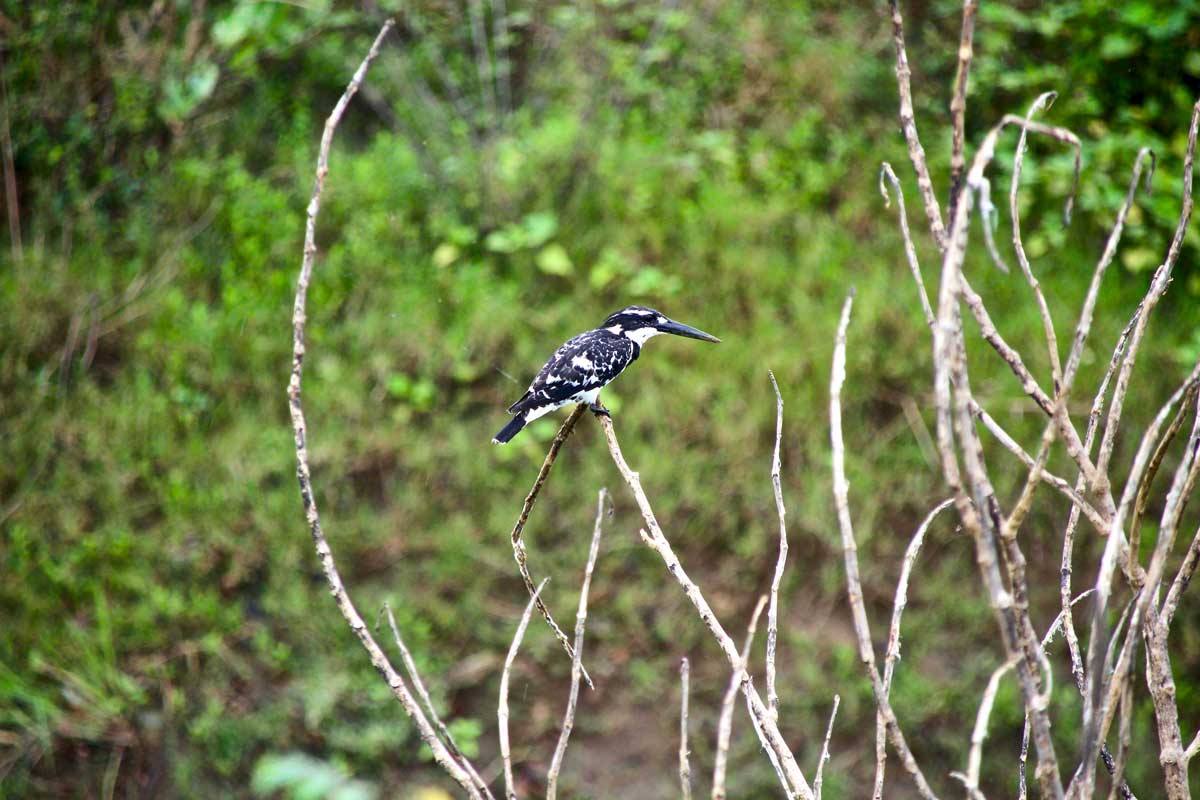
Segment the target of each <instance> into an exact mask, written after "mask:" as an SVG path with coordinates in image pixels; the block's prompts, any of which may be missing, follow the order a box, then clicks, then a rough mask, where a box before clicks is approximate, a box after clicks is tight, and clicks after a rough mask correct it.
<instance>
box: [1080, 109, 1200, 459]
mask: <svg viewBox="0 0 1200 800" xmlns="http://www.w3.org/2000/svg"><path fill="white" fill-rule="evenodd" d="M1197 124H1200V101H1197V102H1196V104H1195V105H1194V106H1193V107H1192V121H1191V124H1190V125H1189V127H1188V142H1187V152H1186V154H1185V155H1184V159H1183V199H1182V207H1181V208H1180V211H1179V222H1178V224H1177V225H1176V226H1175V235H1174V236H1173V237H1172V239H1171V245H1170V247H1169V248H1168V249H1167V257H1166V259H1165V260H1164V261H1163V263H1162V264H1161V265H1159V267H1158V269H1157V270H1155V272H1154V278H1153V280H1151V282H1150V291H1149V292H1147V294H1146V297H1145V298H1144V299H1143V300H1142V302H1141V306H1140V310H1141V315H1140V316H1139V318H1138V322H1137V325H1136V326H1135V327H1134V330H1133V335H1132V336H1131V337H1130V340H1129V346H1128V348H1127V349H1126V351H1125V360H1124V361H1123V362H1122V363H1121V371H1120V373H1119V374H1118V375H1117V384H1116V387H1115V388H1114V389H1113V399H1112V403H1111V404H1110V405H1109V411H1108V420H1107V422H1106V423H1105V428H1104V437H1103V439H1102V440H1101V442H1100V454H1099V456H1097V459H1096V464H1097V466H1098V467H1099V469H1100V471H1101V472H1105V471H1106V468H1107V466H1108V462H1109V459H1110V458H1111V457H1112V449H1113V443H1114V440H1115V439H1116V434H1117V426H1118V424H1119V423H1120V420H1121V412H1122V410H1123V409H1124V403H1125V393H1126V391H1127V390H1128V389H1129V378H1130V375H1131V374H1132V372H1133V365H1134V362H1135V361H1136V359H1137V353H1138V348H1139V347H1140V346H1141V343H1142V337H1143V336H1144V335H1145V332H1146V325H1147V324H1148V323H1149V321H1150V314H1151V313H1152V312H1153V311H1154V307H1155V306H1157V305H1158V301H1159V300H1161V299H1162V296H1163V295H1164V294H1166V292H1167V288H1168V287H1169V286H1170V284H1171V272H1172V271H1173V270H1174V269H1175V262H1176V261H1177V260H1178V259H1179V253H1180V251H1181V250H1182V248H1183V237H1184V234H1185V233H1186V231H1187V226H1188V222H1189V221H1190V220H1191V216H1192V168H1193V166H1194V164H1195V157H1196V127H1197Z"/></svg>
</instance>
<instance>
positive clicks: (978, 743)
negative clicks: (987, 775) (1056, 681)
mask: <svg viewBox="0 0 1200 800" xmlns="http://www.w3.org/2000/svg"><path fill="white" fill-rule="evenodd" d="M1014 666H1016V662H1015V661H1012V660H1010V661H1006V662H1004V663H1003V664H1001V665H1000V666H999V667H997V668H996V670H995V671H994V672H993V673H992V677H991V678H990V679H989V680H988V683H987V688H986V689H984V690H983V699H981V700H980V701H979V711H978V712H976V714H975V728H974V730H973V731H972V732H971V752H970V753H969V754H968V756H967V772H966V774H965V775H964V774H963V773H961V772H952V773H950V774H951V775H953V776H954V777H955V778H958V779H959V780H960V781H962V784H963V786H964V787H965V788H966V790H967V795H968V796H970V797H971V798H972V800H983V792H981V791H979V767H980V764H981V763H982V761H983V741H984V739H986V738H987V724H988V718H989V717H991V716H992V706H993V705H995V703H996V692H998V691H999V690H1000V679H1001V678H1003V677H1004V676H1005V675H1007V674H1008V672H1009V671H1010V670H1012V668H1013V667H1014Z"/></svg>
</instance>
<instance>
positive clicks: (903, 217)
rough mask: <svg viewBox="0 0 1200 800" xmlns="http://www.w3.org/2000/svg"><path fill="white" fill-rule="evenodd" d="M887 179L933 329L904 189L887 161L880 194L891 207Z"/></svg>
mask: <svg viewBox="0 0 1200 800" xmlns="http://www.w3.org/2000/svg"><path fill="white" fill-rule="evenodd" d="M885 179H886V180H887V181H889V182H890V183H891V184H892V189H893V191H895V193H896V204H897V205H898V206H899V208H898V209H897V215H898V216H899V218H900V234H901V235H902V236H903V237H904V255H905V257H906V258H907V259H908V268H909V269H910V270H912V274H913V280H915V281H916V282H917V292H918V297H919V298H920V300H921V310H922V311H923V312H925V323H926V324H927V325H929V327H930V328H932V327H933V325H934V320H933V308H932V307H931V306H930V305H929V293H928V292H927V291H925V280H924V279H923V278H922V277H921V265H920V263H919V262H918V261H917V250H916V248H915V247H914V246H913V240H912V233H911V232H910V231H909V229H908V212H907V211H906V210H905V209H904V189H902V188H901V186H900V179H899V178H897V177H896V173H895V172H894V171H893V170H892V165H891V164H889V163H887V162H886V161H884V162H883V163H882V164H881V165H880V167H879V193H880V194H881V195H883V202H884V203H885V204H886V205H887V206H888V207H890V206H891V201H890V200H889V199H888V192H887V183H885V182H884V180H885Z"/></svg>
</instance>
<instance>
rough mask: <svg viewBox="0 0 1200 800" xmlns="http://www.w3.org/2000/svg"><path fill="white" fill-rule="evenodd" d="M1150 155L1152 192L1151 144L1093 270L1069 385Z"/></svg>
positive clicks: (1069, 360)
mask: <svg viewBox="0 0 1200 800" xmlns="http://www.w3.org/2000/svg"><path fill="white" fill-rule="evenodd" d="M1147 158H1149V159H1150V168H1149V169H1148V170H1147V171H1146V184H1145V185H1146V192H1147V194H1148V193H1149V192H1150V181H1151V180H1152V179H1153V177H1154V164H1155V158H1154V151H1153V150H1151V149H1150V148H1148V147H1143V148H1142V149H1141V150H1139V151H1138V154H1137V158H1135V159H1134V161H1133V176H1132V177H1131V178H1130V179H1129V189H1128V191H1126V192H1125V202H1123V203H1122V204H1121V208H1120V210H1119V211H1117V220H1116V222H1115V223H1113V227H1112V230H1111V231H1110V232H1109V234H1108V240H1107V241H1106V242H1105V243H1104V252H1103V253H1101V254H1100V260H1099V261H1098V262H1096V269H1095V271H1094V272H1093V273H1092V282H1091V284H1090V285H1089V286H1088V293H1087V296H1086V297H1085V298H1084V301H1083V309H1082V310H1081V311H1080V313H1079V324H1078V325H1077V326H1076V328H1075V338H1074V340H1073V341H1072V343H1071V352H1070V354H1069V355H1068V356H1067V366H1066V369H1065V370H1064V372H1063V384H1064V385H1065V386H1070V385H1071V384H1072V382H1073V381H1074V378H1075V372H1076V370H1078V369H1079V362H1080V359H1082V358H1083V345H1084V343H1085V342H1086V341H1087V337H1088V334H1089V333H1090V332H1091V327H1092V315H1093V313H1094V312H1095V309H1096V300H1097V298H1098V297H1099V296H1100V283H1101V281H1102V280H1103V279H1104V275H1105V273H1106V272H1107V271H1108V266H1109V264H1111V263H1112V260H1113V257H1114V256H1116V254H1117V246H1118V245H1119V244H1120V243H1121V234H1122V233H1123V232H1124V230H1125V219H1126V218H1127V217H1128V216H1129V209H1130V208H1132V207H1133V198H1134V196H1135V195H1136V194H1137V187H1138V182H1139V180H1140V179H1141V176H1142V168H1143V164H1144V163H1145V161H1146V159H1147ZM1106 385H1107V384H1106ZM1064 394H1065V393H1064ZM1089 448H1090V442H1089Z"/></svg>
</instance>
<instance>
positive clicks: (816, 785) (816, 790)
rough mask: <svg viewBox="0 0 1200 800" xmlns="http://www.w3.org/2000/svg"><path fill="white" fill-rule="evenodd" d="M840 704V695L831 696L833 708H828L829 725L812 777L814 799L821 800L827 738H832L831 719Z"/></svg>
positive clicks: (835, 714) (827, 753) (827, 754)
mask: <svg viewBox="0 0 1200 800" xmlns="http://www.w3.org/2000/svg"><path fill="white" fill-rule="evenodd" d="M841 704H842V698H841V695H836V694H835V695H834V696H833V708H832V709H830V710H829V725H828V726H826V728H825V741H824V742H823V743H822V744H821V757H820V758H819V759H818V760H817V774H816V776H815V777H814V778H813V794H814V795H816V800H821V783H822V780H823V779H824V775H825V764H826V763H828V761H829V740H830V739H831V738H833V721H834V720H835V719H837V712H838V706H840V705H841Z"/></svg>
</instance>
